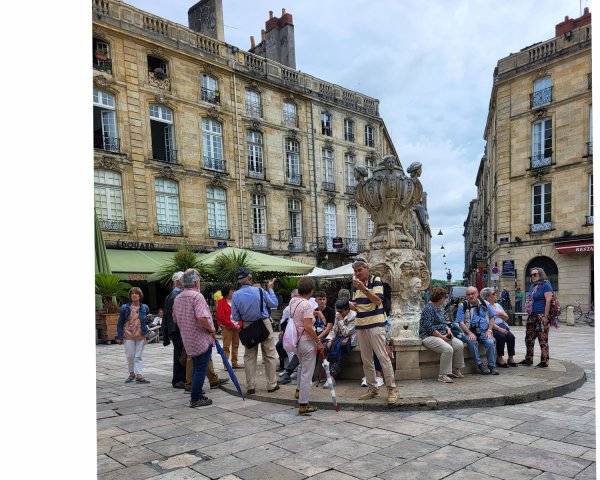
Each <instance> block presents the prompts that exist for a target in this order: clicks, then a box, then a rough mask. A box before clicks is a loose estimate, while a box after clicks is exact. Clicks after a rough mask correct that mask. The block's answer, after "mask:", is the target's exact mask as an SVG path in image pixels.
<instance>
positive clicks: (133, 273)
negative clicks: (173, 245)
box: [106, 249, 175, 281]
mask: <svg viewBox="0 0 600 480" xmlns="http://www.w3.org/2000/svg"><path fill="white" fill-rule="evenodd" d="M106 255H107V257H108V264H109V265H110V269H111V270H112V272H113V273H114V274H115V275H118V276H119V277H121V278H122V279H123V280H128V281H131V280H141V281H148V280H149V277H150V275H152V274H153V273H154V272H156V271H157V270H158V269H159V268H160V267H162V266H163V265H164V264H166V263H168V262H170V261H171V259H172V258H173V255H175V252H155V251H142V250H118V249H108V250H106Z"/></svg>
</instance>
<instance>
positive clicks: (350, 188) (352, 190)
mask: <svg viewBox="0 0 600 480" xmlns="http://www.w3.org/2000/svg"><path fill="white" fill-rule="evenodd" d="M355 193H356V187H355V186H354V185H346V195H354V194H355Z"/></svg>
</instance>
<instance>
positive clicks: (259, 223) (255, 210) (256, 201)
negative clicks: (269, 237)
mask: <svg viewBox="0 0 600 480" xmlns="http://www.w3.org/2000/svg"><path fill="white" fill-rule="evenodd" d="M252 233H255V234H258V235H266V233H267V201H266V199H265V196H264V195H257V194H255V193H253V194H252Z"/></svg>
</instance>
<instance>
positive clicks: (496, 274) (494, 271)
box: [490, 267, 500, 282]
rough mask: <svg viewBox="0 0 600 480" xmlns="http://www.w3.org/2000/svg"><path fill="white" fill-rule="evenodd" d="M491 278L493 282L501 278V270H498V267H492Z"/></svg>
mask: <svg viewBox="0 0 600 480" xmlns="http://www.w3.org/2000/svg"><path fill="white" fill-rule="evenodd" d="M490 280H491V281H492V282H497V281H498V280H500V270H498V267H492V274H491V275H490Z"/></svg>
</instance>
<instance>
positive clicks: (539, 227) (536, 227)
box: [531, 222, 552, 233]
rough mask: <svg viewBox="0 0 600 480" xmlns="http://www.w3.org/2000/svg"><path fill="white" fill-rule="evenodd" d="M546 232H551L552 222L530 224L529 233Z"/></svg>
mask: <svg viewBox="0 0 600 480" xmlns="http://www.w3.org/2000/svg"><path fill="white" fill-rule="evenodd" d="M548 230H552V222H544V223H532V224H531V232H532V233H536V232H547V231H548Z"/></svg>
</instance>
